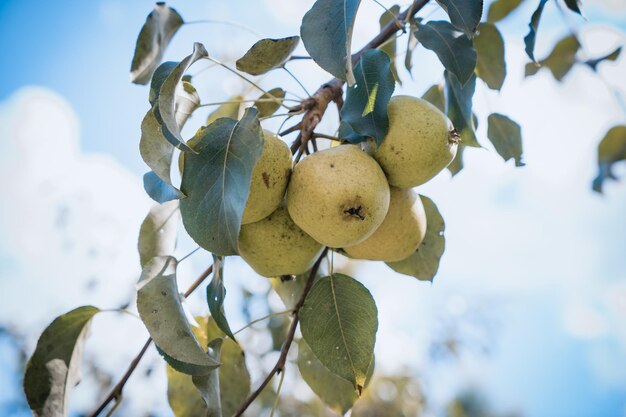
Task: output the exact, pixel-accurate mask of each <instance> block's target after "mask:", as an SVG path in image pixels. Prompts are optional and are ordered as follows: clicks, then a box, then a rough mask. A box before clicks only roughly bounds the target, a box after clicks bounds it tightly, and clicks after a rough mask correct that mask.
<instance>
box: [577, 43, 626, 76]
mask: <svg viewBox="0 0 626 417" xmlns="http://www.w3.org/2000/svg"><path fill="white" fill-rule="evenodd" d="M621 52H622V47H621V46H620V47H619V48H617V49H615V50H614V51H613V52H611V53H610V54H607V55H604V56H602V57H600V58H593V59H588V60H587V61H585V64H586V65H587V66H589V68H591V69H592V70H594V71H597V69H598V65H599V64H600V63H601V62H604V61H616V60H617V58H619V56H620V54H621Z"/></svg>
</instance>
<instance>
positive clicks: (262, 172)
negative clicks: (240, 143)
mask: <svg viewBox="0 0 626 417" xmlns="http://www.w3.org/2000/svg"><path fill="white" fill-rule="evenodd" d="M263 137H264V138H265V141H264V144H263V153H262V154H261V157H260V158H259V160H258V161H257V163H256V165H255V166H254V169H253V170H252V178H251V180H250V194H249V196H248V202H247V203H246V208H245V209H244V211H243V218H242V220H241V222H242V224H247V223H253V222H256V221H259V220H261V219H263V218H265V217H267V216H269V215H270V214H271V213H272V212H273V211H274V210H276V208H277V207H278V206H279V205H280V203H281V202H282V201H283V197H284V196H285V190H286V189H287V182H289V175H290V174H291V166H292V161H291V151H290V150H289V146H287V144H286V143H285V142H283V141H282V140H280V139H279V138H278V137H277V136H276V135H274V134H273V133H271V132H269V131H267V130H264V131H263Z"/></svg>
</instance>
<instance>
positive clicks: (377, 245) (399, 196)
mask: <svg viewBox="0 0 626 417" xmlns="http://www.w3.org/2000/svg"><path fill="white" fill-rule="evenodd" d="M425 235H426V212H425V211H424V205H423V204H422V200H421V198H420V196H419V195H418V194H417V193H416V192H414V191H413V190H412V189H410V188H397V187H391V199H390V201H389V211H387V216H385V220H384V221H383V224H381V225H380V227H379V228H378V229H376V231H375V232H374V234H373V235H371V236H370V237H368V238H367V239H365V240H364V241H363V242H361V243H359V244H358V245H355V246H350V247H347V248H344V250H345V251H346V253H347V254H348V255H350V256H351V257H352V258H357V259H370V260H373V261H385V262H394V261H401V260H402V259H405V258H408V257H409V256H411V255H412V254H413V253H414V252H415V251H416V250H417V248H418V246H419V245H420V243H422V240H424V236H425Z"/></svg>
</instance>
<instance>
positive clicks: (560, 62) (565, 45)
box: [526, 35, 580, 81]
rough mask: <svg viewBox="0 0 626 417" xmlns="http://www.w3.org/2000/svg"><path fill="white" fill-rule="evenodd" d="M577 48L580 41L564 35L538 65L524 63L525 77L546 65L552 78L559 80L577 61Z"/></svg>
mask: <svg viewBox="0 0 626 417" xmlns="http://www.w3.org/2000/svg"><path fill="white" fill-rule="evenodd" d="M579 49H580V43H579V42H578V39H577V38H576V36H575V35H569V36H566V37H565V38H563V39H561V40H560V41H559V42H557V44H556V45H555V46H554V49H552V52H550V55H548V56H547V57H546V58H545V59H542V60H541V61H539V66H537V64H536V63H533V62H530V63H528V64H526V77H529V76H531V75H535V74H536V73H537V72H538V71H539V69H541V68H542V67H547V68H549V69H550V71H551V72H552V75H553V76H554V78H556V80H557V81H561V80H562V79H563V77H565V76H566V75H567V73H568V72H569V71H570V70H571V69H572V67H573V66H574V64H575V63H576V62H577V61H576V54H577V53H578V50H579Z"/></svg>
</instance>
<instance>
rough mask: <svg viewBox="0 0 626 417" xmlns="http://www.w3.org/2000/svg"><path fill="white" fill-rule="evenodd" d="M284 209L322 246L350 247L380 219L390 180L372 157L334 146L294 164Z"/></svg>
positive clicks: (353, 148) (351, 147) (386, 205)
mask: <svg viewBox="0 0 626 417" xmlns="http://www.w3.org/2000/svg"><path fill="white" fill-rule="evenodd" d="M287 208H288V209H289V214H290V215H291V218H292V219H293V221H294V222H295V223H296V224H297V225H298V226H299V227H300V228H301V229H302V230H304V231H305V232H306V233H308V234H309V235H311V237H313V239H315V240H317V241H318V242H320V243H321V244H323V245H325V246H328V247H331V248H343V247H346V246H352V245H356V244H357V243H359V242H362V241H363V240H365V239H367V238H368V237H369V236H370V235H371V234H372V233H374V231H375V230H376V229H377V228H378V226H380V224H381V223H382V222H383V220H384V219H385V215H386V214H387V209H388V208H389V184H388V183H387V179H386V178H385V173H384V172H383V171H382V169H381V168H380V166H379V165H378V164H377V163H376V161H375V160H374V159H373V158H372V157H371V156H369V155H368V154H367V153H365V152H363V151H362V150H361V149H360V148H359V147H358V146H356V145H341V146H336V147H334V148H330V149H325V150H323V151H319V152H315V153H313V154H311V155H309V156H307V157H306V158H304V159H303V160H302V161H301V162H300V163H298V164H297V165H296V166H295V168H294V171H293V174H292V175H291V181H290V183H289V187H288V188H287Z"/></svg>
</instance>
